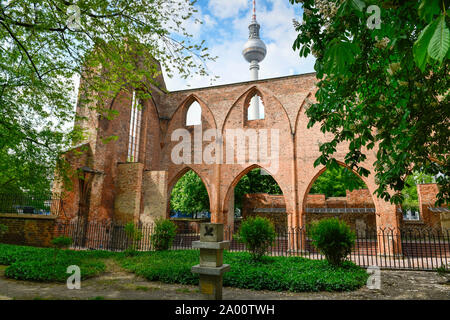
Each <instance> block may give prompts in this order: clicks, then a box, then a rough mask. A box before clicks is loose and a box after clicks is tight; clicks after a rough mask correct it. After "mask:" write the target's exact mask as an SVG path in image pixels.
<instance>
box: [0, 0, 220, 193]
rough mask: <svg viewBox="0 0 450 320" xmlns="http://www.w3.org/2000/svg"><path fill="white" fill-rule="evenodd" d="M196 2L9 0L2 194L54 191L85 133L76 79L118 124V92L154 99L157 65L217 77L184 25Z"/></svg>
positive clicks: (0, 62)
mask: <svg viewBox="0 0 450 320" xmlns="http://www.w3.org/2000/svg"><path fill="white" fill-rule="evenodd" d="M194 2H195V1H189V0H135V1H128V0H115V1H111V0H78V1H65V0H53V1H44V0H33V1H30V0H14V1H2V2H1V3H0V51H1V54H0V110H1V113H0V169H1V170H0V192H10V193H11V192H25V191H33V192H36V191H43V190H49V188H50V182H51V180H52V176H53V172H54V168H55V166H57V164H58V163H59V162H60V161H59V159H60V157H59V155H60V153H61V152H62V151H64V150H66V149H67V148H68V147H69V146H71V145H73V144H76V143H78V142H79V141H80V139H81V138H82V137H83V136H84V135H85V133H83V132H82V131H81V130H80V128H77V127H75V128H74V130H71V127H72V123H73V121H74V118H75V113H74V104H75V100H76V98H77V97H76V94H75V87H76V80H77V79H80V78H81V82H82V83H83V88H82V89H83V92H79V98H80V99H79V103H80V104H86V105H88V106H89V108H91V109H96V110H97V111H98V112H99V114H100V115H101V116H104V117H107V118H111V117H114V116H115V115H116V114H117V111H116V110H114V108H113V102H114V98H115V97H116V96H117V94H118V92H120V91H129V92H131V90H133V89H135V88H137V89H139V91H138V94H139V97H138V98H145V97H149V96H150V95H151V86H152V85H158V84H157V83H156V82H155V80H154V79H155V77H157V76H159V75H160V72H161V71H160V69H159V68H158V64H157V62H156V60H158V61H160V62H161V64H162V65H163V67H164V69H165V70H166V72H167V75H168V76H172V75H173V74H174V72H177V74H179V75H181V76H182V77H188V76H190V75H192V74H194V73H197V74H201V75H206V74H208V71H207V69H206V67H205V61H206V60H208V59H214V58H213V57H210V56H209V54H208V51H207V48H206V47H205V46H204V43H203V42H201V43H195V42H193V41H192V40H191V39H192V36H191V35H190V34H189V30H187V29H186V27H185V23H184V22H185V21H186V20H188V19H189V20H193V19H194V18H193V14H194V13H195V12H196V9H195V8H194V7H193V3H194ZM162 89H164V88H162ZM94 93H95V94H94ZM59 164H60V165H59V166H57V167H59V168H64V166H63V165H62V164H61V163H59Z"/></svg>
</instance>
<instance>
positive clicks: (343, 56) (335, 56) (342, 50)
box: [324, 39, 359, 75]
mask: <svg viewBox="0 0 450 320" xmlns="http://www.w3.org/2000/svg"><path fill="white" fill-rule="evenodd" d="M358 53H359V47H358V46H357V45H356V44H354V43H351V42H348V41H341V40H339V39H336V40H335V41H333V42H332V43H331V46H330V47H329V48H328V49H327V50H326V51H325V55H324V72H325V73H327V74H340V75H342V74H345V73H346V71H347V70H348V67H349V66H350V65H351V64H352V63H353V62H354V61H355V56H356V55H358Z"/></svg>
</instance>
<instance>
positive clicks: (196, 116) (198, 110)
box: [186, 101, 202, 126]
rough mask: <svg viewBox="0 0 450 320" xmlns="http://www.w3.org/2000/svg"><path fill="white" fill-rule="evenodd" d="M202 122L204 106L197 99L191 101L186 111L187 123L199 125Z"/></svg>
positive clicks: (188, 124)
mask: <svg viewBox="0 0 450 320" xmlns="http://www.w3.org/2000/svg"><path fill="white" fill-rule="evenodd" d="M200 124H202V107H200V104H199V103H198V102H197V101H194V102H192V103H191V105H190V106H189V108H188V111H187V113H186V125H187V126H197V125H200Z"/></svg>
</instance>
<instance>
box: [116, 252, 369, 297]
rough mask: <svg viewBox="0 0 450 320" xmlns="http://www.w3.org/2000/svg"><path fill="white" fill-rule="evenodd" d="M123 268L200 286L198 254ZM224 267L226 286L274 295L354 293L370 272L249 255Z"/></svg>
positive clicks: (233, 256)
mask: <svg viewBox="0 0 450 320" xmlns="http://www.w3.org/2000/svg"><path fill="white" fill-rule="evenodd" d="M121 261H122V266H123V267H124V268H125V269H128V270H130V271H132V272H134V273H136V274H137V275H140V276H143V277H145V278H146V279H148V280H150V281H162V282H165V283H181V284H190V285H196V284H198V275H195V274H192V273H191V267H192V266H193V265H195V264H198V261H199V252H198V251H195V250H183V251H168V252H146V253H140V254H139V255H138V256H136V257H133V258H130V259H122V260H121ZM224 263H228V264H230V265H231V270H230V271H229V272H227V273H225V275H224V278H223V284H224V286H229V287H236V288H245V289H254V290H272V291H293V292H303V291H350V290H356V289H358V288H360V287H362V286H363V285H365V283H366V281H367V277H368V274H367V272H366V271H365V270H364V269H362V268H361V267H358V266H357V265H355V264H354V263H352V262H348V261H347V262H344V263H343V265H342V266H341V267H335V266H332V265H331V264H329V263H328V262H327V261H325V260H309V259H305V258H300V257H264V258H263V259H262V260H261V261H258V262H256V261H254V260H252V259H251V255H250V254H249V253H245V252H239V253H237V252H233V253H230V252H225V253H224Z"/></svg>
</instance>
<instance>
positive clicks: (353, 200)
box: [242, 189, 376, 230]
mask: <svg viewBox="0 0 450 320" xmlns="http://www.w3.org/2000/svg"><path fill="white" fill-rule="evenodd" d="M307 207H308V208H345V207H350V208H365V207H367V208H373V207H374V205H373V203H372V198H371V196H370V193H369V190H367V189H361V190H354V191H352V192H349V191H347V197H330V198H325V195H324V194H309V195H308V198H307ZM256 208H285V201H284V196H283V195H270V194H267V193H254V194H246V195H244V197H243V200H242V218H243V219H245V218H247V217H250V216H260V217H265V218H268V219H270V220H272V221H273V222H274V224H275V226H276V227H279V228H281V227H284V228H285V227H287V216H286V213H278V212H273V213H265V212H258V213H255V212H253V210H254V209H256ZM334 217H337V218H339V219H341V220H343V221H345V222H347V224H349V225H350V226H351V227H352V228H353V229H356V220H358V219H359V220H362V221H363V222H364V224H365V225H366V227H367V229H371V230H374V229H375V227H376V218H375V214H373V213H307V214H305V223H306V224H310V223H311V222H313V221H317V220H321V219H325V218H334Z"/></svg>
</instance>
